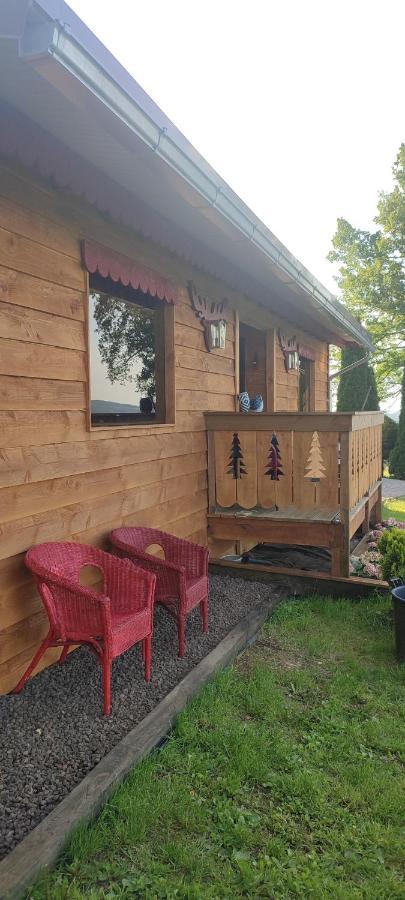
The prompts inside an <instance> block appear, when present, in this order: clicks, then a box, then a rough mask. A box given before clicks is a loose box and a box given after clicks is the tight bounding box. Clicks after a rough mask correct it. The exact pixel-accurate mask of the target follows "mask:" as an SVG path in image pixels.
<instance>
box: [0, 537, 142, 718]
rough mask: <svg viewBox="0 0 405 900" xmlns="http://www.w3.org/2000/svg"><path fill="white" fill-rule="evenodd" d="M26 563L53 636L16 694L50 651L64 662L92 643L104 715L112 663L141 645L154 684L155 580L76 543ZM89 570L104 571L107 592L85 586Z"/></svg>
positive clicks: (55, 546)
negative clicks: (100, 676) (56, 650)
mask: <svg viewBox="0 0 405 900" xmlns="http://www.w3.org/2000/svg"><path fill="white" fill-rule="evenodd" d="M25 561H26V565H27V566H28V568H29V569H31V571H32V572H33V573H34V575H35V579H36V582H37V586H38V591H39V593H40V595H41V598H42V600H43V603H44V606H45V609H46V612H47V614H48V619H49V631H48V634H47V636H46V638H45V639H44V640H43V641H42V644H41V646H40V647H39V648H38V650H37V652H36V654H35V656H34V658H33V660H32V662H31V663H30V665H29V666H28V669H27V670H26V672H25V673H24V675H23V676H22V678H21V679H20V681H19V682H18V684H17V686H16V687H15V688H14V692H13V693H19V692H20V691H21V690H22V688H23V687H24V685H25V683H26V681H27V679H28V678H29V676H30V675H31V673H32V672H33V671H34V669H35V667H36V666H37V665H38V662H39V660H40V659H41V656H42V655H43V654H44V653H45V651H46V650H47V649H48V647H61V648H62V653H61V656H60V660H59V662H60V663H63V662H64V660H65V659H66V655H67V652H68V650H69V647H70V646H71V645H73V644H87V645H88V646H89V647H90V648H91V649H92V650H94V651H95V653H96V655H97V657H98V659H99V661H100V663H101V666H102V670H103V689H104V714H105V715H109V713H110V712H111V666H112V661H113V659H115V658H116V657H117V656H121V654H122V653H125V651H126V650H128V649H129V648H130V647H132V646H133V645H134V644H136V643H137V642H138V641H142V642H143V645H142V649H143V658H144V662H145V679H146V681H150V675H151V641H152V630H153V598H154V590H155V582H156V578H155V576H154V575H153V574H151V573H149V572H146V571H145V570H144V569H139V568H135V567H134V566H133V565H132V564H131V563H130V562H128V561H127V560H123V559H117V557H116V556H111V555H110V554H109V553H104V552H103V551H102V550H97V549H96V548H95V547H88V546H85V545H84V544H76V543H48V544H40V545H38V546H37V547H33V548H32V549H31V550H29V551H28V553H27V554H26V557H25ZM86 566H91V567H94V568H96V569H99V571H100V572H101V575H102V577H103V592H102V593H99V592H98V591H95V590H92V589H90V588H88V587H85V586H84V585H82V584H81V583H80V573H81V571H82V569H83V568H85V567H86Z"/></svg>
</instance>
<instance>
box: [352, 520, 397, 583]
mask: <svg viewBox="0 0 405 900" xmlns="http://www.w3.org/2000/svg"><path fill="white" fill-rule="evenodd" d="M393 528H399V529H400V530H401V529H405V522H397V521H396V519H392V518H391V519H385V520H384V521H383V522H379V523H378V525H376V526H375V528H374V529H373V531H370V534H369V536H368V541H367V545H368V549H367V550H366V552H365V553H362V555H361V556H351V558H350V575H357V576H359V577H360V578H378V579H379V578H382V577H383V576H382V571H381V560H382V554H381V553H380V551H379V549H378V544H379V540H380V538H381V535H383V534H384V532H385V531H392V529H393Z"/></svg>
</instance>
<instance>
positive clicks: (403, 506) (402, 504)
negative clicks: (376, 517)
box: [382, 497, 405, 522]
mask: <svg viewBox="0 0 405 900" xmlns="http://www.w3.org/2000/svg"><path fill="white" fill-rule="evenodd" d="M382 517H383V519H389V518H393V519H396V520H397V522H405V497H397V498H396V499H395V500H393V499H392V500H384V505H383V509H382Z"/></svg>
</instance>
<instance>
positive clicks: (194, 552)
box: [167, 535, 209, 575]
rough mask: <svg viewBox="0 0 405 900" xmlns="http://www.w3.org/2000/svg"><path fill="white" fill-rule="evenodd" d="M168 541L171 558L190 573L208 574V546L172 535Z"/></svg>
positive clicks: (171, 560)
mask: <svg viewBox="0 0 405 900" xmlns="http://www.w3.org/2000/svg"><path fill="white" fill-rule="evenodd" d="M167 543H168V553H169V560H170V562H171V563H172V564H174V565H181V566H183V567H184V568H185V570H186V572H187V574H190V575H208V559H209V551H208V547H203V546H201V544H194V543H193V542H192V541H187V540H184V539H183V538H178V537H174V535H173V536H172V535H170V541H169V542H167Z"/></svg>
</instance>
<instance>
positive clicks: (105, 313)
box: [93, 293, 156, 399]
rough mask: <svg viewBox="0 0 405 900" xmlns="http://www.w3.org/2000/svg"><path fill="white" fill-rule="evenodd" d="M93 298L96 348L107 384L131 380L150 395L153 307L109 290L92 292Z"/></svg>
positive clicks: (153, 391) (152, 394) (152, 385)
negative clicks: (119, 296)
mask: <svg viewBox="0 0 405 900" xmlns="http://www.w3.org/2000/svg"><path fill="white" fill-rule="evenodd" d="M93 298H94V319H95V322H96V325H97V334H98V348H99V351H100V356H101V359H102V360H103V362H104V363H105V364H106V367H107V373H108V378H109V380H110V382H111V384H114V383H115V382H118V383H119V384H127V383H128V382H130V381H133V382H134V383H135V385H136V387H137V389H138V390H139V391H141V393H144V394H146V395H147V396H148V397H150V398H151V399H153V398H154V397H155V394H156V384H155V322H154V312H153V310H152V309H147V308H143V307H140V306H136V304H135V303H127V302H126V301H125V300H119V299H118V298H117V297H111V296H110V295H109V294H103V293H94V294H93ZM135 369H136V371H135Z"/></svg>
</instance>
